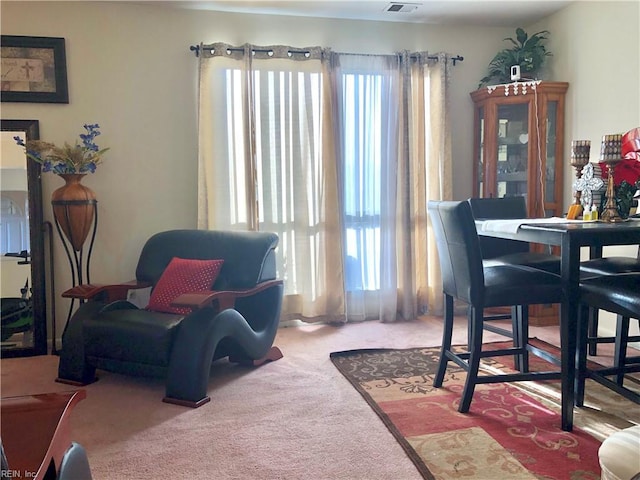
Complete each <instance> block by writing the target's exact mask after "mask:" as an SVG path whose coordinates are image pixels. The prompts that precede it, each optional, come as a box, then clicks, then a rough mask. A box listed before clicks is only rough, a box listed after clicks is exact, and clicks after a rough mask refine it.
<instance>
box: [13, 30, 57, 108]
mask: <svg viewBox="0 0 640 480" xmlns="http://www.w3.org/2000/svg"><path fill="white" fill-rule="evenodd" d="M0 60H1V62H2V68H1V70H0V71H1V72H2V79H1V90H0V101H2V102H32V103H69V90H68V85H67V62H66V54H65V42H64V38H58V37H27V36H19V35H2V39H1V40H0Z"/></svg>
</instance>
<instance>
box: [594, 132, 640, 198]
mask: <svg viewBox="0 0 640 480" xmlns="http://www.w3.org/2000/svg"><path fill="white" fill-rule="evenodd" d="M621 156H622V158H623V160H621V161H620V162H618V163H616V166H615V172H616V173H615V176H614V181H615V185H616V186H619V185H620V184H621V183H622V181H623V180H626V181H627V183H628V184H630V185H635V184H636V182H637V181H639V180H640V127H638V128H634V129H632V130H629V131H628V132H627V133H625V134H624V135H623V136H622V146H621ZM599 165H600V168H601V169H602V179H603V180H606V179H607V178H609V166H608V165H607V164H606V163H605V162H600V163H599Z"/></svg>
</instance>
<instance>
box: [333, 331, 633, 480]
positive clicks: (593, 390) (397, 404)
mask: <svg viewBox="0 0 640 480" xmlns="http://www.w3.org/2000/svg"><path fill="white" fill-rule="evenodd" d="M538 345H539V346H541V347H543V348H545V349H546V350H548V351H550V352H551V353H554V354H557V348H555V347H553V346H552V345H549V344H545V343H541V342H538ZM508 346H509V344H508V343H504V342H501V343H496V344H493V345H491V346H490V347H485V349H486V348H505V347H508ZM439 354H440V348H439V347H431V348H411V349H400V350H394V349H379V350H357V351H345V352H335V353H332V354H331V359H332V361H333V363H334V365H335V366H336V367H337V368H338V370H339V371H340V372H341V373H342V374H343V375H344V376H345V377H346V378H347V379H348V380H349V382H350V383H351V384H352V385H353V386H354V387H355V388H356V390H357V391H358V392H359V393H360V394H361V395H362V396H363V397H364V399H365V400H366V401H367V403H368V404H369V405H370V406H371V407H372V408H373V410H374V411H375V412H376V413H377V414H378V416H379V417H380V418H381V419H382V421H383V422H384V424H385V425H386V426H387V427H388V428H389V430H390V432H391V433H392V434H393V435H394V437H395V438H396V439H397V440H398V442H399V443H400V445H401V446H402V447H403V448H404V450H405V451H406V452H407V455H408V456H409V458H411V460H412V461H413V462H414V464H415V465H416V468H417V469H418V470H419V471H420V473H421V474H422V475H423V477H424V478H425V479H429V480H431V479H438V480H450V479H451V480H453V479H459V478H483V479H484V478H487V479H488V478H500V479H502V480H511V479H541V478H544V479H547V480H551V479H557V480H560V479H573V480H577V479H583V480H591V479H599V478H600V467H599V464H598V448H599V447H600V444H601V441H602V440H603V439H604V438H606V436H608V435H609V434H610V429H611V427H612V426H614V425H617V426H618V428H619V427H625V426H631V425H633V424H637V423H638V422H640V409H638V406H637V405H636V404H634V403H632V402H630V401H628V400H626V399H624V398H622V397H620V396H619V395H616V394H614V393H613V392H611V391H610V390H608V389H606V388H604V387H601V386H600V385H598V384H597V383H595V382H593V381H591V380H589V381H588V382H587V387H586V392H587V397H586V399H585V404H586V406H587V407H586V408H580V409H577V410H576V421H575V423H576V427H575V428H574V430H573V432H564V431H562V430H561V428H560V413H559V412H560V392H559V382H554V381H547V382H519V383H497V384H484V385H478V386H477V387H476V391H475V394H474V397H473V401H472V403H471V409H470V411H469V412H468V413H466V414H461V413H459V412H458V405H459V401H460V396H461V392H462V388H463V386H464V381H465V378H466V373H465V372H464V371H463V370H462V369H461V368H460V367H458V366H457V365H455V364H454V363H452V362H449V366H448V368H447V373H446V375H445V380H444V384H443V387H442V388H434V387H433V386H432V384H433V378H434V376H435V372H436V369H437V364H438V359H439ZM512 358H513V357H500V358H499V360H500V361H501V362H502V363H499V362H497V361H496V360H497V359H489V358H487V359H484V360H483V367H484V370H485V372H486V371H493V372H498V371H499V372H513V371H514V370H513V361H512V360H511V359H512ZM530 361H531V369H532V370H534V371H535V370H538V371H542V370H554V369H555V367H554V368H550V364H548V363H546V362H544V361H543V360H539V359H538V357H535V356H531V360H530ZM551 367H553V366H551Z"/></svg>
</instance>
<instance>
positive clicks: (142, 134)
mask: <svg viewBox="0 0 640 480" xmlns="http://www.w3.org/2000/svg"><path fill="white" fill-rule="evenodd" d="M0 8H1V22H2V23H1V27H2V33H3V34H5V35H9V34H10V35H31V36H49V37H64V38H65V39H66V53H67V69H68V76H69V95H70V103H69V104H68V105H54V104H29V103H22V104H20V103H3V104H2V105H1V107H2V118H4V119H38V120H39V121H40V135H41V137H42V138H45V139H47V140H49V141H52V142H54V143H57V142H64V141H70V140H73V139H74V138H75V137H76V135H77V134H78V133H80V130H81V128H82V124H84V123H87V122H89V123H93V122H97V123H99V124H100V125H101V127H102V128H101V129H102V132H103V135H102V136H100V137H98V138H97V143H98V145H100V146H101V147H104V146H108V147H111V151H109V152H108V154H107V155H106V162H105V163H104V164H103V165H101V166H100V167H99V169H98V172H97V173H96V174H95V175H92V176H89V177H88V178H87V179H86V184H87V185H88V186H89V187H91V188H92V189H94V190H95V192H96V194H97V197H98V201H99V204H98V213H99V225H98V234H97V240H96V245H95V248H94V256H93V262H92V281H93V282H94V283H102V282H112V281H119V280H126V279H131V278H133V277H134V273H135V262H136V259H137V256H138V253H139V251H140V248H141V246H142V244H143V242H144V241H145V239H146V238H148V237H149V236H150V235H151V234H152V233H154V232H157V231H160V230H165V229H171V228H191V227H195V225H196V185H197V181H196V173H197V165H196V163H197V138H196V130H195V127H196V114H197V112H196V86H197V82H196V74H197V61H196V59H195V57H194V55H193V54H192V53H191V52H190V51H189V45H194V44H197V43H199V42H200V41H203V42H205V43H209V42H215V41H224V42H228V43H232V44H242V43H245V42H249V43H255V44H264V45H268V44H272V43H278V44H289V45H294V46H308V45H320V46H325V47H331V48H333V49H334V50H337V51H346V52H363V53H391V52H394V51H398V50H404V49H406V50H412V51H413V50H429V51H433V52H436V51H447V52H449V53H452V54H460V55H463V56H464V57H465V60H464V62H461V63H459V64H458V66H456V67H455V69H454V74H453V80H452V84H451V91H452V95H451V107H452V111H453V114H452V120H453V125H454V135H455V140H454V145H453V156H454V162H455V169H454V171H455V172H456V185H455V189H454V195H455V197H456V198H458V199H462V198H466V197H468V196H469V194H470V192H471V156H472V154H471V149H472V145H471V142H472V120H473V119H472V117H473V110H472V103H471V100H470V98H469V92H470V91H472V90H474V89H475V88H476V87H477V83H478V80H479V79H480V78H481V77H482V76H483V75H484V74H485V69H486V66H487V64H488V63H489V61H490V60H491V58H492V57H493V55H494V54H495V52H496V51H497V50H499V49H501V48H504V46H505V44H504V43H503V41H502V39H503V38H504V37H507V36H512V35H513V30H514V29H513V28H486V27H441V26H429V25H417V24H400V23H388V22H384V23H380V22H356V21H341V20H329V19H311V18H292V17H273V16H264V15H239V14H230V13H216V12H203V11H189V10H178V9H172V8H165V7H159V6H151V5H140V4H128V3H126V2H12V1H4V0H3V1H2V2H1V3H0ZM637 20H638V3H634V4H631V3H627V4H626V5H624V6H622V5H619V4H612V3H610V2H579V3H577V4H575V5H573V6H571V7H570V8H569V9H567V10H566V11H564V12H561V13H559V14H556V15H555V16H554V17H552V18H550V19H548V20H546V21H544V22H542V28H548V29H549V30H551V31H552V35H551V38H552V44H551V49H552V50H553V51H554V53H555V56H554V57H552V59H551V60H552V63H551V64H550V67H551V69H552V71H553V72H555V76H554V77H553V78H551V79H553V80H567V81H569V82H570V83H571V87H570V89H569V108H570V110H571V112H570V115H569V117H568V124H567V132H568V133H567V139H568V140H569V139H571V138H578V137H580V138H592V141H594V142H595V141H597V140H598V138H599V137H600V136H601V135H602V134H604V133H610V131H611V130H612V129H613V130H614V131H616V130H620V129H624V128H627V127H628V128H631V127H633V126H637V125H640V119H639V113H638V108H637V107H638V77H639V75H638V68H639V67H638V63H639V61H638V54H637V45H638V38H637ZM514 27H515V26H514ZM527 30H529V29H528V28H527ZM594 32H597V33H594ZM585 42H587V44H588V45H589V49H584V48H582V47H583V45H584V43H585ZM633 42H635V47H636V52H635V53H634V52H632V51H629V56H630V57H631V58H629V62H630V63H631V64H633V65H632V66H631V67H630V70H625V73H624V75H622V74H621V73H620V72H618V71H612V70H611V68H610V66H607V67H606V68H604V67H603V66H602V65H604V63H605V61H608V60H610V59H611V58H612V52H617V51H621V50H623V49H627V50H629V45H630V44H631V43H633ZM594 49H595V52H597V55H595V54H594V53H595V52H594ZM627 72H629V73H627ZM596 79H598V80H596ZM633 82H635V84H634V83H633ZM633 85H635V92H634V93H635V103H634V102H633V101H629V100H628V99H627V98H626V97H625V91H627V90H629V89H630V86H633ZM626 93H629V92H626ZM603 100H605V101H603ZM630 106H633V108H632V109H631V110H634V109H635V113H634V114H632V113H631V112H628V110H630ZM623 109H626V110H627V114H626V115H624V117H623V116H621V115H620V114H619V111H620V110H623ZM616 111H618V113H612V112H616ZM614 122H615V125H613V123H614ZM585 135H587V136H586V137H585ZM567 170H569V169H567ZM566 177H567V178H565V188H566V190H567V193H566V198H567V199H569V200H570V198H571V193H570V181H571V180H570V178H569V177H568V176H566ZM43 183H44V198H45V199H47V198H49V197H50V195H51V192H52V191H53V190H54V189H55V188H57V187H58V186H60V185H61V181H60V180H59V179H58V178H56V177H54V176H52V175H48V174H46V175H44V176H43ZM569 200H568V201H569ZM45 218H46V219H48V220H51V212H50V208H48V205H45ZM55 243H56V249H57V250H56V252H55V253H56V288H57V289H58V290H59V291H61V290H63V289H64V288H66V287H67V286H68V285H69V283H70V279H69V275H68V273H67V270H68V265H67V264H66V259H65V258H64V253H63V251H62V249H61V245H60V242H59V241H56V242H55ZM58 293H59V292H58ZM57 304H58V310H59V312H58V314H57V318H58V323H61V322H63V321H64V318H66V307H67V305H68V304H66V303H64V302H63V301H61V300H58V301H57Z"/></svg>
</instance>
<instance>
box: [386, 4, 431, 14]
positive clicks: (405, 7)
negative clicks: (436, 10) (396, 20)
mask: <svg viewBox="0 0 640 480" xmlns="http://www.w3.org/2000/svg"><path fill="white" fill-rule="evenodd" d="M420 5H422V4H421V3H398V2H393V3H390V4H389V5H387V6H386V7H385V9H384V11H385V12H394V13H395V12H400V13H407V12H413V11H414V10H415V9H416V8H418V7H419V6H420Z"/></svg>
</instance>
